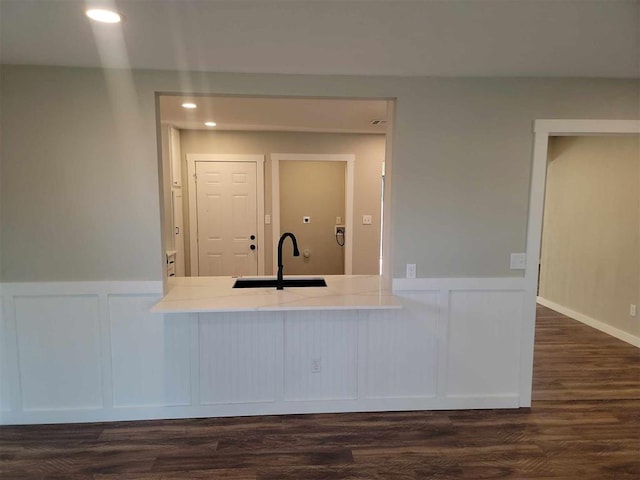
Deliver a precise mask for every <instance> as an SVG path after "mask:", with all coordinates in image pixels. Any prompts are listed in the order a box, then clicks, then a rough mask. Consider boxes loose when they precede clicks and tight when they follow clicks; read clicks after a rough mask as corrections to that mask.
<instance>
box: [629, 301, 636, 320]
mask: <svg viewBox="0 0 640 480" xmlns="http://www.w3.org/2000/svg"><path fill="white" fill-rule="evenodd" d="M629 315H631V316H632V317H635V316H636V306H635V305H634V304H633V303H632V304H631V305H629Z"/></svg>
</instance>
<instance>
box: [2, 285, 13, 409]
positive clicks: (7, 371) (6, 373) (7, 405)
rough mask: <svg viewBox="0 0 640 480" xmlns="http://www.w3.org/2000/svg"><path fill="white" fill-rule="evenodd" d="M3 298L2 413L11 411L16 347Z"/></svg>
mask: <svg viewBox="0 0 640 480" xmlns="http://www.w3.org/2000/svg"><path fill="white" fill-rule="evenodd" d="M3 300H4V299H3V298H2V297H0V411H3V412H7V411H9V410H11V394H10V392H11V381H10V380H9V379H10V378H11V376H12V372H11V365H12V364H14V362H12V361H11V356H12V352H13V350H14V348H12V347H14V346H15V341H14V340H15V336H14V335H11V334H10V333H9V326H8V325H7V320H6V318H7V317H6V316H5V315H4V305H3V303H4V302H3Z"/></svg>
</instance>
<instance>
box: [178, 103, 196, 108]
mask: <svg viewBox="0 0 640 480" xmlns="http://www.w3.org/2000/svg"><path fill="white" fill-rule="evenodd" d="M196 107H197V105H196V104H195V103H191V102H186V103H183V104H182V108H196Z"/></svg>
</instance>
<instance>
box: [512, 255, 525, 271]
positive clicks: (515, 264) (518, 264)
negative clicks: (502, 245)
mask: <svg viewBox="0 0 640 480" xmlns="http://www.w3.org/2000/svg"><path fill="white" fill-rule="evenodd" d="M526 267H527V254H526V253H512V254H511V262H510V264H509V268H510V269H511V270H524V269H525V268H526Z"/></svg>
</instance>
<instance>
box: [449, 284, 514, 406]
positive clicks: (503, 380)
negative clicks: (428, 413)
mask: <svg viewBox="0 0 640 480" xmlns="http://www.w3.org/2000/svg"><path fill="white" fill-rule="evenodd" d="M522 305H523V293H522V292H517V291H516V292H512V291H505V292H500V291H454V292H451V297H450V305H449V309H450V313H449V323H450V324H449V342H448V349H447V352H448V358H447V364H448V372H447V380H448V382H447V385H448V386H447V395H448V396H491V395H502V394H517V392H518V381H519V374H518V372H519V359H520V324H521V321H522Z"/></svg>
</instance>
